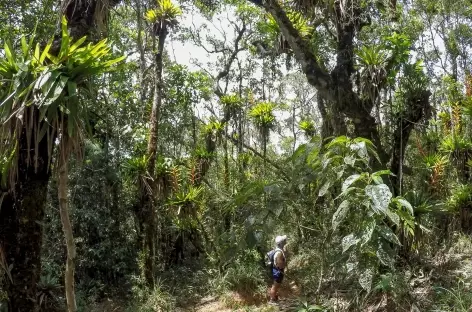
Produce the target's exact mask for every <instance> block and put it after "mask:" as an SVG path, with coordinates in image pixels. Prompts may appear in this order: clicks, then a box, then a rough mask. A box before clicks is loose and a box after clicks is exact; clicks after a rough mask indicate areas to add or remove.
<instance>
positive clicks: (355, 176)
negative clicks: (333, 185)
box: [341, 174, 361, 192]
mask: <svg viewBox="0 0 472 312" xmlns="http://www.w3.org/2000/svg"><path fill="white" fill-rule="evenodd" d="M360 177H361V175H360V174H353V175H351V176H349V177H348V178H347V179H346V180H344V182H343V185H342V188H341V191H342V192H344V191H346V190H347V188H348V187H350V186H351V185H352V184H353V183H354V182H356V181H357V180H358V179H359V178H360Z"/></svg>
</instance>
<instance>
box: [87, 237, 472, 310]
mask: <svg viewBox="0 0 472 312" xmlns="http://www.w3.org/2000/svg"><path fill="white" fill-rule="evenodd" d="M400 267H401V271H399V272H397V273H396V274H397V276H399V277H401V278H402V279H403V280H405V281H406V282H405V283H404V284H401V285H403V286H401V285H400V284H397V285H392V286H393V289H390V290H388V291H384V292H376V291H374V292H373V293H372V294H371V295H370V296H368V298H365V300H363V303H362V309H360V308H353V306H352V305H350V304H349V302H348V300H346V298H343V294H346V293H348V292H349V291H348V288H347V289H345V290H341V289H339V288H336V290H335V291H333V290H332V289H331V290H330V289H328V288H327V289H326V291H322V293H324V294H321V295H320V296H321V297H324V299H323V301H324V302H326V303H327V304H328V305H329V306H330V307H331V308H332V310H333V311H347V310H349V311H368V312H381V311H392V307H395V308H394V310H395V311H414V312H416V311H431V312H433V311H434V312H438V311H440V312H447V311H472V310H469V309H470V308H472V240H471V238H469V237H465V236H462V237H461V238H459V239H457V240H456V243H455V244H454V245H452V246H449V247H448V248H444V249H443V252H440V253H437V254H436V255H435V256H434V257H431V258H429V259H426V260H425V259H423V260H422V261H421V263H418V262H415V261H414V264H411V263H410V264H409V263H404V264H402V265H401V266H400ZM177 271H178V272H177ZM177 271H175V272H172V273H171V275H169V277H168V278H165V277H164V278H163V281H162V284H161V285H165V286H164V287H165V289H166V291H167V292H168V293H169V294H170V295H171V298H172V300H174V303H175V306H176V307H177V308H176V309H173V311H175V312H230V311H238V312H239V311H241V312H243V311H244V312H248V311H250V312H270V311H274V312H275V311H298V310H299V308H300V303H301V300H300V297H301V291H300V288H299V285H298V283H297V282H296V281H294V280H290V279H288V280H287V281H284V284H283V288H282V289H281V293H280V297H281V298H282V300H281V303H280V306H279V307H272V306H270V305H268V304H267V298H266V297H265V296H264V295H261V294H260V293H259V294H258V295H244V294H240V293H237V292H227V293H225V294H224V295H221V296H216V295H214V294H213V292H214V290H215V288H214V285H213V286H212V285H210V284H211V282H210V281H209V279H208V272H205V271H204V270H191V269H188V268H186V269H185V268H180V269H177ZM172 274H173V275H172ZM172 276H173V277H174V278H172ZM402 287H404V288H405V289H404V290H403V292H402V289H399V288H402ZM338 294H340V295H338ZM392 304H393V305H392ZM124 306H125V304H124V303H123V302H122V301H113V300H111V299H107V300H105V301H102V302H101V303H100V304H99V305H97V306H96V307H95V309H92V310H89V311H91V312H129V311H130V310H129V308H128V309H126V308H124ZM348 306H350V307H348ZM458 306H459V308H458ZM153 311H165V310H159V309H158V310H153Z"/></svg>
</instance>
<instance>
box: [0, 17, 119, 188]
mask: <svg viewBox="0 0 472 312" xmlns="http://www.w3.org/2000/svg"><path fill="white" fill-rule="evenodd" d="M33 39H34V38H33V37H32V38H31V39H30V40H29V42H27V40H26V38H25V37H22V39H21V53H19V54H17V52H16V51H15V50H14V48H13V47H12V45H11V44H10V43H8V42H7V43H6V44H5V48H4V51H5V58H3V59H0V78H1V82H0V125H1V128H0V137H1V138H2V144H1V145H0V155H5V156H8V157H9V159H10V160H11V162H9V163H8V164H6V165H8V166H12V169H15V167H16V166H15V160H16V155H17V152H18V151H17V150H16V146H17V145H18V143H17V142H18V140H19V137H20V135H21V129H22V127H24V128H25V130H26V133H27V139H28V150H29V151H33V152H34V153H36V152H37V142H39V141H40V140H41V139H42V138H43V137H44V136H46V135H47V137H48V139H49V157H51V156H52V149H53V143H54V142H53V139H52V138H54V137H56V136H57V134H58V133H61V137H64V136H67V137H69V138H74V139H75V140H73V141H74V142H72V143H73V144H72V145H73V146H76V147H78V145H77V143H78V142H79V141H77V140H80V138H81V134H80V133H81V131H82V130H85V129H86V128H87V120H88V115H89V111H90V107H89V106H88V105H83V103H85V102H82V101H80V98H81V97H84V96H87V95H90V93H89V92H88V90H89V88H88V87H89V84H88V83H89V82H88V79H89V78H91V77H93V76H95V75H97V74H99V73H103V72H106V71H110V70H112V68H113V66H114V65H115V64H116V63H118V62H120V61H122V60H123V59H124V57H120V58H115V59H112V58H111V57H110V46H109V44H108V43H107V40H106V39H104V40H102V41H100V42H98V43H96V44H91V43H89V44H87V45H85V44H84V43H85V40H86V38H85V37H83V38H80V39H79V40H77V41H75V42H73V41H72V38H71V37H70V36H69V33H68V31H67V20H66V19H65V18H63V19H62V40H61V46H60V49H59V51H58V52H57V53H55V54H52V52H51V47H52V43H53V39H52V38H51V40H50V41H49V42H48V44H47V45H46V46H45V47H44V49H42V51H41V48H40V45H39V44H36V45H34V42H33ZM13 155H15V156H13ZM32 156H35V155H31V153H28V159H30V160H31V159H34V161H37V157H32ZM34 165H37V164H36V163H34ZM14 172H15V170H10V174H11V173H14ZM2 176H3V175H2ZM13 181H14V180H12V181H11V182H13Z"/></svg>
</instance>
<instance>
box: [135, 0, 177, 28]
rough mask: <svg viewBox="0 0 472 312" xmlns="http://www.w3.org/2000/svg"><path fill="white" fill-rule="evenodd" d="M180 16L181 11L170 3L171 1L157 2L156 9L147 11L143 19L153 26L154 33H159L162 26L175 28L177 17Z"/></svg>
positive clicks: (159, 0) (162, 0) (160, 0)
mask: <svg viewBox="0 0 472 312" xmlns="http://www.w3.org/2000/svg"><path fill="white" fill-rule="evenodd" d="M180 15H182V10H181V9H180V8H179V7H178V6H176V5H175V4H173V3H172V1H171V0H158V1H157V8H155V9H151V10H148V11H147V12H146V13H145V14H144V18H145V19H146V20H147V21H148V22H149V23H150V24H153V25H155V28H154V30H155V32H156V33H159V30H160V29H162V26H163V25H162V24H165V25H169V26H171V27H172V26H175V25H176V24H177V17H179V16H180Z"/></svg>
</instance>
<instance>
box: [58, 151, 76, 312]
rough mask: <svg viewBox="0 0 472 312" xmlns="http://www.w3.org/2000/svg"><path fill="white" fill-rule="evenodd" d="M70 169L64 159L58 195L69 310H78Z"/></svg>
mask: <svg viewBox="0 0 472 312" xmlns="http://www.w3.org/2000/svg"><path fill="white" fill-rule="evenodd" d="M68 181H69V176H68V170H67V160H66V161H64V163H62V164H61V165H60V167H59V181H58V182H59V183H58V197H59V211H60V215H61V223H62V230H63V231H64V238H65V241H66V247H67V261H66V272H65V275H64V286H65V291H66V300H67V311H68V312H75V311H77V305H76V301H75V283H74V272H75V257H76V250H75V242H74V235H73V232H72V224H71V222H70V217H69V205H68V201H67V190H68V184H69V183H68Z"/></svg>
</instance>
